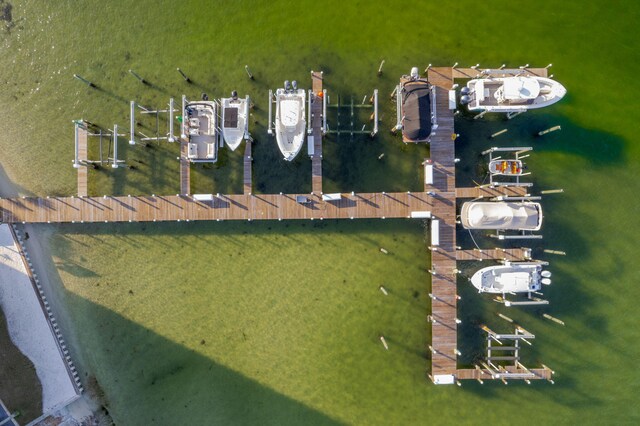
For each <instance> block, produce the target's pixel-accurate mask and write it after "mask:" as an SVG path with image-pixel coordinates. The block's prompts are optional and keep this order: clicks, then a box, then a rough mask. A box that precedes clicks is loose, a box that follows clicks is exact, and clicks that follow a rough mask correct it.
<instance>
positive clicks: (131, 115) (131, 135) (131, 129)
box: [129, 101, 136, 145]
mask: <svg viewBox="0 0 640 426" xmlns="http://www.w3.org/2000/svg"><path fill="white" fill-rule="evenodd" d="M129 106H130V108H129V145H135V144H136V140H135V131H136V118H135V115H136V114H135V113H136V102H135V101H131V102H130V104H129Z"/></svg>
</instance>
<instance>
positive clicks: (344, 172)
mask: <svg viewBox="0 0 640 426" xmlns="http://www.w3.org/2000/svg"><path fill="white" fill-rule="evenodd" d="M11 3H12V5H13V8H12V13H11V15H12V19H13V23H12V24H11V25H10V29H9V30H6V31H4V32H2V34H1V35H0V45H1V46H2V47H1V48H0V51H1V52H2V56H0V87H1V90H0V114H1V115H0V116H1V117H2V120H0V149H1V151H0V164H1V165H2V167H3V169H4V172H5V173H6V174H7V175H8V176H9V177H10V178H11V179H12V180H13V182H14V183H15V184H16V186H17V187H18V188H19V190H20V191H21V192H23V193H34V194H71V193H73V192H74V189H75V176H74V172H75V170H74V169H73V168H72V167H71V161H72V158H73V138H72V136H73V133H72V127H71V120H72V119H76V118H80V117H82V118H85V119H88V120H90V121H93V122H95V123H98V124H101V125H103V126H108V127H110V126H112V125H113V123H118V124H119V125H120V126H121V129H127V126H128V101H129V100H131V99H135V100H137V101H138V102H140V103H141V104H144V105H147V106H158V107H161V106H163V105H164V104H165V103H166V102H167V101H168V98H169V97H170V96H175V97H176V99H177V98H178V96H179V95H181V94H182V93H185V94H187V95H189V96H190V97H192V98H195V97H198V96H199V95H200V93H201V92H203V91H204V92H207V93H208V94H209V95H210V96H221V95H224V94H226V93H228V92H229V91H231V90H233V89H235V90H238V92H239V93H240V94H244V93H247V94H249V95H250V96H251V97H252V98H253V99H254V102H255V103H256V108H255V110H254V111H253V119H254V123H253V125H252V131H253V133H254V136H255V138H256V140H257V143H256V145H255V150H254V158H255V163H254V178H255V190H256V191H257V192H267V193H268V192H279V191H294V190H301V191H304V190H309V189H310V177H309V176H310V173H309V170H310V162H309V160H308V159H306V158H305V156H304V155H301V156H300V158H299V159H297V160H296V161H295V162H293V163H292V164H284V162H282V161H280V160H279V157H280V156H279V154H278V151H277V148H276V147H275V144H274V142H273V141H272V140H270V139H269V138H268V137H267V136H266V132H265V123H266V108H267V103H266V92H267V90H268V89H269V88H276V87H278V86H279V85H280V84H281V81H282V80H285V79H289V80H293V79H297V80H298V81H299V82H300V83H301V85H302V86H303V87H304V86H305V85H307V84H309V80H310V79H309V74H308V72H309V70H311V69H315V70H318V69H323V70H324V71H325V79H326V85H327V88H328V90H329V91H330V93H331V94H332V96H333V97H334V99H335V95H337V94H338V93H339V94H341V95H343V99H348V98H349V97H350V96H352V95H353V96H354V98H355V99H356V100H357V101H361V100H362V97H363V96H364V95H365V94H367V93H370V92H371V89H373V88H374V87H377V88H379V89H380V93H381V100H383V102H382V110H381V112H382V123H381V128H382V129H388V128H390V127H391V126H393V124H394V123H393V121H394V117H393V109H392V107H393V106H392V105H391V103H390V102H386V94H387V93H390V92H391V90H392V89H393V85H394V84H395V81H396V80H397V77H398V76H399V75H401V74H402V73H406V72H407V71H408V70H409V69H410V67H411V66H414V65H417V66H420V67H422V68H424V67H425V66H426V65H427V64H429V63H433V64H434V65H451V64H453V63H454V62H459V63H460V64H461V65H472V64H476V63H480V64H481V65H483V66H498V65H500V64H502V63H507V64H508V65H513V66H518V65H522V64H524V63H530V64H531V65H537V66H544V65H546V64H548V63H549V62H552V63H553V64H554V66H553V67H552V69H551V70H552V73H554V74H555V77H556V78H557V79H558V80H559V81H561V82H562V83H563V84H564V85H565V86H566V87H567V89H568V91H569V93H568V95H567V96H566V98H565V99H564V100H563V101H562V102H560V103H559V104H556V105H554V106H553V107H550V108H547V109H545V110H541V111H536V112H531V113H527V114H525V115H524V116H520V117H518V118H517V119H515V120H513V121H510V122H506V121H503V120H502V119H500V118H491V117H489V118H487V119H485V120H476V121H473V120H470V119H469V118H468V117H466V116H463V117H460V118H459V119H457V121H456V129H457V132H458V133H460V134H461V137H460V139H459V140H458V142H456V143H457V144H458V146H457V155H458V156H459V157H460V158H461V159H462V162H461V163H460V167H459V171H458V181H459V182H460V183H471V182H472V180H475V181H479V180H482V179H483V177H482V176H478V174H477V172H478V167H477V166H476V163H477V162H478V160H480V158H479V157H478V154H479V152H480V151H482V150H483V149H485V148H486V147H488V146H492V145H508V144H518V145H523V146H534V148H535V151H534V152H533V154H532V156H531V158H530V159H529V161H528V164H529V169H530V170H531V171H532V172H533V180H534V181H535V184H536V187H535V188H536V189H537V190H541V189H554V188H564V190H565V192H564V194H562V195H550V196H548V197H546V198H545V200H544V201H543V203H544V207H545V224H544V228H543V230H544V236H545V239H544V247H546V248H552V249H556V250H564V251H566V252H567V256H566V257H550V256H549V255H547V256H546V257H545V259H547V260H550V261H551V262H552V265H551V267H550V268H551V270H552V272H553V274H554V285H553V286H552V287H550V288H548V289H547V291H546V296H547V297H548V298H549V299H550V300H551V302H552V304H551V306H550V307H549V308H548V309H547V310H546V312H549V313H551V314H552V315H554V316H557V317H559V318H561V319H563V320H564V321H565V322H566V326H565V327H561V326H558V325H556V324H554V323H551V322H549V321H546V320H543V319H541V318H540V314H541V312H542V311H536V310H531V309H529V310H525V309H523V310H519V311H512V310H505V309H501V308H499V307H498V306H496V305H495V304H491V303H489V301H488V300H487V299H484V298H481V297H479V296H478V295H476V294H474V293H473V291H471V290H470V289H469V288H468V287H465V284H464V283H463V282H461V283H459V285H460V288H461V293H462V295H463V300H462V302H461V305H460V314H461V316H462V318H463V320H464V322H463V327H462V328H461V334H460V336H461V337H460V342H459V346H460V348H461V350H462V352H463V357H462V362H463V363H470V362H472V361H473V358H474V356H476V355H477V354H478V353H480V345H481V344H482V342H481V341H480V340H479V337H478V336H479V333H478V331H477V328H475V325H476V324H478V323H483V322H487V323H489V324H491V325H492V326H495V327H498V326H499V324H500V323H496V320H495V319H494V318H495V315H494V314H493V313H494V312H496V311H499V312H503V313H505V314H507V315H509V316H511V317H513V318H515V319H516V320H517V321H519V322H520V323H521V324H522V325H523V326H525V328H527V329H529V330H530V331H532V332H533V333H535V334H536V335H537V337H538V338H537V339H536V341H535V344H534V346H533V348H531V351H530V352H528V354H527V357H528V358H527V361H528V364H529V365H537V364H539V363H540V362H543V363H545V364H547V365H549V366H550V367H552V368H553V369H555V370H556V372H557V374H556V385H555V386H551V385H550V384H547V383H534V384H532V385H531V386H527V385H525V384H515V383H512V384H510V385H509V386H508V387H504V385H502V384H501V383H495V384H485V385H484V386H480V385H479V384H476V383H465V384H464V386H463V387H462V388H457V387H435V386H432V385H430V384H429V383H427V381H426V378H425V371H426V369H427V366H428V360H427V359H425V357H426V350H425V343H426V341H427V339H428V338H429V336H428V335H427V333H426V330H425V329H426V321H425V318H424V317H425V315H426V314H427V312H428V311H427V309H428V306H429V305H428V299H427V297H426V293H427V292H428V286H427V284H425V283H426V282H427V279H428V274H427V273H426V272H425V266H426V265H427V260H428V259H427V254H426V253H424V250H423V249H424V242H423V236H422V235H423V229H422V227H421V225H420V224H417V223H411V222H404V221H398V222H395V221H388V222H383V223H382V224H381V222H368V221H362V222H360V221H354V222H342V223H339V224H337V223H333V222H327V223H326V224H322V225H318V224H314V225H315V226H311V225H310V224H306V226H305V227H303V223H301V222H297V223H291V224H285V223H278V224H267V223H263V224H256V223H252V224H226V223H225V224H189V225H186V224H185V227H179V226H177V225H168V226H161V225H155V226H151V225H149V226H148V227H143V226H142V225H139V226H124V227H101V226H97V225H96V226H87V227H78V228H74V227H67V226H64V227H53V228H52V227H49V228H46V227H41V229H42V232H47V233H51V235H50V241H51V243H52V250H53V254H54V257H53V261H54V263H55V264H56V265H57V268H58V273H59V275H60V277H61V279H62V281H63V282H64V288H63V289H60V299H61V300H63V301H64V302H65V303H67V306H68V314H67V315H64V314H61V316H62V317H63V318H62V320H61V321H62V322H63V324H66V326H65V328H66V329H67V330H73V331H69V332H68V333H70V334H71V335H70V337H69V338H70V339H73V340H74V341H75V342H76V343H77V346H78V349H77V351H76V352H77V354H76V357H77V358H78V359H79V361H80V363H81V364H82V366H83V368H84V369H85V370H86V371H88V372H89V373H90V375H93V376H95V377H96V379H97V381H98V383H99V384H100V386H101V387H102V390H103V392H104V399H105V400H106V401H108V407H109V411H110V413H111V415H112V416H113V417H114V419H115V420H116V422H117V423H118V424H129V423H130V424H150V423H152V420H153V421H155V422H156V423H158V424H165V423H169V422H173V423H176V422H182V421H184V419H185V418H188V419H191V420H192V421H193V422H194V423H195V424H206V423H257V422H266V423H272V424H284V423H288V424H300V423H332V422H344V423H359V424H389V423H391V424H424V423H427V422H436V423H477V422H480V421H482V422H494V423H507V422H512V421H514V420H516V419H517V420H518V421H525V422H530V423H536V424H539V423H543V422H544V423H562V424H575V423H578V422H582V423H589V424H603V423H607V424H632V423H637V422H638V418H639V417H640V415H639V413H638V409H637V408H636V407H637V405H636V404H635V400H636V399H637V398H636V397H635V395H636V394H637V393H638V391H639V390H640V389H639V388H640V375H639V374H638V372H637V369H636V368H635V362H634V361H635V359H636V358H637V354H638V353H639V352H640V345H639V344H638V337H640V336H639V335H638V332H637V323H638V314H637V313H636V311H637V308H636V304H635V301H636V300H638V297H639V296H640V294H639V293H640V292H639V291H638V287H637V286H636V283H637V282H638V279H639V278H640V268H638V267H637V266H635V265H637V258H636V256H637V255H638V253H639V250H638V249H637V248H636V247H637V241H638V240H639V239H640V231H639V230H638V226H637V225H636V216H637V214H638V212H639V210H640V203H639V202H638V195H637V194H638V193H639V190H640V185H639V183H638V178H639V177H640V165H639V162H638V160H639V159H640V148H639V147H638V145H637V134H638V130H639V128H638V127H639V126H638V123H639V122H640V120H639V119H640V117H639V114H638V110H637V108H635V97H636V90H634V88H635V84H634V83H635V80H636V78H635V77H636V76H635V73H634V70H636V69H637V68H638V65H639V63H640V60H639V59H640V58H639V53H638V49H637V42H636V38H637V30H636V27H637V22H638V18H639V15H640V13H639V12H640V5H639V4H638V3H635V2H625V1H607V2H605V1H592V2H588V3H583V2H577V1H576V2H552V1H547V0H545V1H538V2H535V3H518V2H512V1H494V2H491V3H482V2H473V1H458V2H455V3H452V4H449V3H445V2H431V1H428V2H426V1H425V2H419V3H417V4H409V3H406V2H397V1H384V2H383V1H380V2H372V1H369V2H364V1H351V2H337V1H325V2H322V3H318V2H306V1H301V2H286V1H272V2H268V3H266V2H208V1H190V2H181V3H176V2H168V1H156V2H139V1H138V2H134V1H119V2H117V3H116V2H110V3H108V5H104V4H103V2H97V1H86V2H75V1H73V2H72V1H59V2H48V3H43V2H36V1H28V2H11ZM0 23H3V21H0ZM382 59H385V61H386V62H385V66H384V75H383V76H382V77H380V78H379V77H377V76H376V70H377V67H378V65H379V62H380V60H382ZM246 64H247V65H249V66H250V67H251V70H252V72H253V73H254V75H255V81H250V80H249V79H248V78H247V77H246V74H245V73H244V65H246ZM176 67H181V68H182V69H183V70H184V71H185V72H186V73H187V74H188V75H189V76H190V77H191V79H192V80H193V81H194V84H193V85H191V86H189V85H187V84H186V83H185V82H184V81H182V80H181V78H180V76H179V74H178V73H177V72H176V70H175V68H176ZM129 69H134V70H135V71H136V72H137V73H139V74H140V75H142V76H143V77H144V78H145V79H147V80H148V81H149V82H150V83H151V86H150V87H144V86H142V85H141V84H140V83H139V82H138V81H136V80H135V79H134V78H133V77H132V76H130V75H129V73H128V72H127V70H129ZM73 73H77V74H80V75H82V76H84V77H86V78H88V79H90V80H91V81H93V82H94V83H96V84H97V85H98V86H99V90H95V89H90V88H88V87H86V86H85V85H83V84H82V83H81V82H79V81H77V80H75V79H73V78H72V77H71V76H72V74H73ZM359 118H360V119H362V117H359ZM141 121H143V125H144V126H145V128H143V129H142V131H143V132H144V133H151V132H153V131H154V128H155V122H154V121H153V120H151V119H150V118H145V119H144V120H141ZM365 122H366V120H365ZM556 124H560V125H561V126H562V131H560V132H556V133H553V134H550V135H547V136H545V137H544V138H534V137H533V136H532V135H533V134H535V132H537V131H539V130H542V129H544V128H547V127H550V126H552V125H556ZM163 125H164V124H163V123H162V122H161V126H163ZM505 127H506V128H508V129H509V131H508V133H507V134H506V135H503V136H501V137H500V138H497V139H496V140H489V139H488V136H489V135H490V134H492V133H494V132H495V131H497V130H500V129H502V128H505ZM122 142H123V143H122V145H121V146H120V148H121V149H120V151H121V154H122V158H126V159H127V160H129V161H134V160H138V161H142V163H139V162H138V163H136V164H139V166H138V168H137V170H128V169H118V170H117V171H115V172H114V171H112V170H111V169H109V170H106V169H105V170H96V171H91V174H90V182H91V184H90V191H91V192H92V193H94V194H102V193H115V194H127V193H131V194H138V193H153V192H155V193H176V192H177V190H178V179H177V176H178V164H177V161H176V160H175V157H176V155H177V147H176V146H174V145H168V144H160V145H152V147H149V148H144V147H142V146H140V145H138V146H136V147H133V148H129V147H128V146H126V143H125V142H124V139H123V140H122ZM325 146H326V153H325V158H324V160H325V162H324V163H325V164H324V166H325V171H326V173H325V180H324V185H325V188H326V189H327V191H333V190H345V191H348V190H356V191H363V190H402V189H405V190H406V189H413V190H415V189H418V188H419V187H420V179H421V178H420V176H419V175H418V173H417V172H416V171H417V170H418V165H419V162H420V161H421V160H422V158H423V157H425V156H426V155H427V151H426V149H425V148H424V147H408V148H407V147H404V146H403V145H402V144H401V143H399V142H398V140H394V139H393V138H391V137H390V136H389V135H388V134H387V132H386V131H383V132H381V134H380V135H379V137H378V138H377V139H376V140H374V141H370V140H368V139H366V138H363V139H357V138H356V139H355V140H353V141H349V140H347V139H345V140H342V139H341V140H340V141H339V142H337V141H336V140H335V138H329V139H328V140H327V142H326V145H325ZM382 152H384V153H385V157H384V160H383V161H378V160H377V157H378V155H379V154H380V153H382ZM97 153H98V151H97V147H96V146H95V144H94V146H93V148H92V155H97ZM241 172H242V169H241V153H227V152H226V150H224V151H222V153H221V161H220V163H219V164H217V165H214V166H212V167H210V168H204V167H202V168H196V169H194V177H193V181H194V190H195V191H197V192H200V191H202V192H205V191H206V192H211V191H212V192H218V191H219V192H231V191H239V189H240V187H241V180H240V179H241ZM143 228H144V230H143ZM461 238H462V241H463V242H464V245H465V246H470V245H471V242H470V241H469V239H468V237H466V236H461ZM480 239H481V240H482V242H481V244H485V245H487V244H491V242H486V240H484V239H482V238H480ZM381 246H389V247H392V256H383V255H381V254H380V252H379V251H378V248H379V247H381ZM238 253H240V254H238ZM537 253H539V249H538V251H537ZM230 254H233V255H234V256H233V258H231V257H230V256H229V255H230ZM227 258H228V259H227ZM283 258H292V259H294V261H293V264H291V265H289V268H287V265H283V264H282V263H280V262H281V259H283ZM463 268H464V269H465V270H473V269H472V267H471V266H470V265H463ZM343 280H346V282H343ZM98 284H99V286H98ZM380 284H385V285H388V286H389V287H390V288H391V289H392V290H394V292H392V293H391V294H390V296H389V297H388V298H384V296H383V295H382V294H381V293H380V292H379V291H378V290H377V288H378V286H379V285H380ZM111 290H113V291H111ZM129 290H131V293H130V292H129ZM416 291H417V292H418V294H417V296H415V297H414V294H415V292H416ZM396 296H397V297H396ZM315 298H318V299H319V300H318V301H315ZM312 299H313V300H314V302H315V303H314V302H312V301H311V300H312ZM73 324H76V325H75V326H73ZM77 324H81V325H80V326H78V325H77ZM243 332H244V336H243V335H242V333H243ZM381 333H385V334H386V335H388V336H389V340H390V346H391V348H390V349H391V350H390V351H389V352H388V353H387V352H384V350H383V349H382V348H381V345H380V344H379V342H378V341H377V340H376V339H377V336H378V335H379V334H381ZM245 338H246V340H245ZM202 340H204V341H205V343H204V344H202V343H201V342H202Z"/></svg>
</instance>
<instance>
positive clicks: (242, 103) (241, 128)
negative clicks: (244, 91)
mask: <svg viewBox="0 0 640 426" xmlns="http://www.w3.org/2000/svg"><path fill="white" fill-rule="evenodd" d="M220 103H221V105H222V126H221V127H222V137H223V138H224V142H225V143H226V144H227V147H229V149H231V150H232V151H235V149H236V148H238V146H240V144H241V143H242V141H243V140H244V139H248V138H249V132H248V120H249V97H248V96H247V97H246V98H245V99H233V98H222V99H221V100H220Z"/></svg>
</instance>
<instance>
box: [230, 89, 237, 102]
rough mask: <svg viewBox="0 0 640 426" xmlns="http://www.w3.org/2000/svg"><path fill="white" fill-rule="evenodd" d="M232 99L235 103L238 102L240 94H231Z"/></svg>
mask: <svg viewBox="0 0 640 426" xmlns="http://www.w3.org/2000/svg"><path fill="white" fill-rule="evenodd" d="M231 99H233V100H234V101H237V100H238V92H236V91H235V90H234V91H233V92H231Z"/></svg>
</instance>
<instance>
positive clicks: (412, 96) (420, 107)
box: [402, 80, 431, 141]
mask: <svg viewBox="0 0 640 426" xmlns="http://www.w3.org/2000/svg"><path fill="white" fill-rule="evenodd" d="M402 113H403V116H404V122H403V133H404V136H405V137H406V138H407V139H409V140H412V141H423V140H426V139H427V138H428V137H429V135H430V134H431V85H430V84H429V83H427V82H426V81H424V80H417V81H410V82H408V83H406V84H405V85H404V86H403V88H402Z"/></svg>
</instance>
